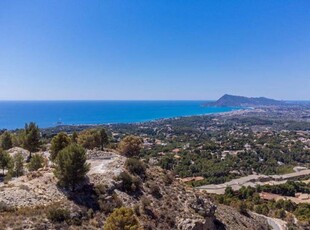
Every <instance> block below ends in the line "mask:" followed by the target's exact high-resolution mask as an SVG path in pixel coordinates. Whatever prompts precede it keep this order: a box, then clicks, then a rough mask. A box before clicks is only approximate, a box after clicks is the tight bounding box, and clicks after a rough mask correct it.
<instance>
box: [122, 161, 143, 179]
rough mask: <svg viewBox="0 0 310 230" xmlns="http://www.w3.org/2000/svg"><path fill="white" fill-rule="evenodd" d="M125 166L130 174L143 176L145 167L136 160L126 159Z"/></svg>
mask: <svg viewBox="0 0 310 230" xmlns="http://www.w3.org/2000/svg"><path fill="white" fill-rule="evenodd" d="M125 166H126V168H127V169H128V171H129V172H130V173H132V174H136V175H139V176H142V177H143V176H144V175H145V170H146V167H145V165H144V163H143V162H141V161H140V160H138V159H136V158H128V159H127V160H126V163H125Z"/></svg>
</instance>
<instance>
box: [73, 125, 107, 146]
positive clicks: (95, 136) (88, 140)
mask: <svg viewBox="0 0 310 230" xmlns="http://www.w3.org/2000/svg"><path fill="white" fill-rule="evenodd" d="M101 139H102V138H101V136H100V133H99V131H98V130H96V129H87V130H84V131H83V132H81V133H80V134H79V136H78V144H79V145H81V146H83V147H84V148H86V149H94V148H96V147H97V148H99V147H101Z"/></svg>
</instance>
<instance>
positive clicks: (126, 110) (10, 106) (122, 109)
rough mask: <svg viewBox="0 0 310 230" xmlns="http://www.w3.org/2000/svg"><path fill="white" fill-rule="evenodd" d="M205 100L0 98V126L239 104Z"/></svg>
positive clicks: (143, 117) (131, 119) (129, 119)
mask: <svg viewBox="0 0 310 230" xmlns="http://www.w3.org/2000/svg"><path fill="white" fill-rule="evenodd" d="M206 102H209V101H0V129H9V130H12V129H17V128H23V127H24V125H25V123H28V122H31V121H33V122H36V123H37V124H38V125H39V127H40V128H48V127H54V126H57V125H96V124H115V123H137V122H145V121H152V120H157V119H163V118H173V117H183V116H193V115H205V114H216V113H222V112H230V111H234V110H239V109H242V108H240V107H205V106H204V104H205V103H206Z"/></svg>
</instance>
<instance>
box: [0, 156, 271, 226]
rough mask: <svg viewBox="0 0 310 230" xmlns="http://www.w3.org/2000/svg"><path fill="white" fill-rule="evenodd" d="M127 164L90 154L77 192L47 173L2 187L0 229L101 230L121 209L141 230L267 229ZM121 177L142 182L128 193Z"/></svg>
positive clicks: (150, 170) (157, 172) (161, 175)
mask: <svg viewBox="0 0 310 230" xmlns="http://www.w3.org/2000/svg"><path fill="white" fill-rule="evenodd" d="M125 161H126V158H125V157H122V156H120V155H119V154H115V153H112V152H102V151H88V163H90V164H91V170H90V171H89V173H88V174H87V178H88V180H89V181H88V182H86V183H85V184H84V185H82V186H81V187H79V189H77V190H76V191H75V192H70V191H67V190H64V189H61V188H59V187H58V186H57V180H56V179H55V177H54V175H53V173H52V169H51V168H49V167H47V168H45V169H40V170H39V171H37V172H32V173H29V174H27V175H25V176H21V177H19V178H16V179H15V180H12V181H10V182H9V183H7V184H4V183H3V182H0V212H1V215H0V223H1V225H0V229H10V228H14V229H102V228H103V226H104V224H105V221H106V218H107V216H109V214H110V213H111V212H112V211H113V210H114V209H115V208H118V207H120V206H123V207H128V208H131V209H132V210H134V213H135V215H136V217H137V220H138V222H139V224H140V226H141V227H142V228H141V229H184V230H185V229H201V230H203V229H206V230H207V229H268V225H267V223H266V221H265V219H264V218H258V217H255V216H252V217H251V216H248V217H247V216H244V215H241V214H240V213H238V212H237V211H236V210H235V209H232V208H229V209H228V208H223V207H221V208H219V209H217V207H216V206H215V205H214V204H213V202H212V201H211V199H210V198H209V197H208V196H207V195H206V194H204V193H199V192H195V191H194V190H193V189H191V188H189V187H186V186H184V185H183V184H182V183H180V182H179V181H178V180H176V179H175V178H173V176H172V175H170V174H167V172H166V171H165V170H163V169H161V168H159V167H155V166H149V165H148V166H147V168H146V173H145V175H144V176H141V175H140V176H138V175H132V174H130V172H129V171H127V169H126V167H125ZM124 172H126V173H128V174H129V175H130V176H132V177H135V178H137V179H138V180H139V181H140V182H139V185H138V184H136V186H138V187H135V189H133V190H132V191H128V190H124V184H123V183H124V179H119V178H120V175H121V174H122V173H124ZM60 210H65V212H66V213H68V215H66V217H65V220H64V221H59V220H57V219H56V220H53V219H51V217H50V216H51V213H54V215H55V213H58V214H57V215H60V214H59V212H60ZM231 216H234V219H238V221H237V222H236V221H234V220H232V219H231Z"/></svg>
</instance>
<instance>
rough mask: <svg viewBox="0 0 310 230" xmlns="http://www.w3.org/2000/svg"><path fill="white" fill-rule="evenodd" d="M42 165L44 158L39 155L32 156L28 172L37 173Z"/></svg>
mask: <svg viewBox="0 0 310 230" xmlns="http://www.w3.org/2000/svg"><path fill="white" fill-rule="evenodd" d="M43 165H44V157H43V156H42V155H40V154H35V155H34V156H32V158H31V160H30V162H29V164H28V169H29V171H37V170H38V169H40V168H42V167H43Z"/></svg>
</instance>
